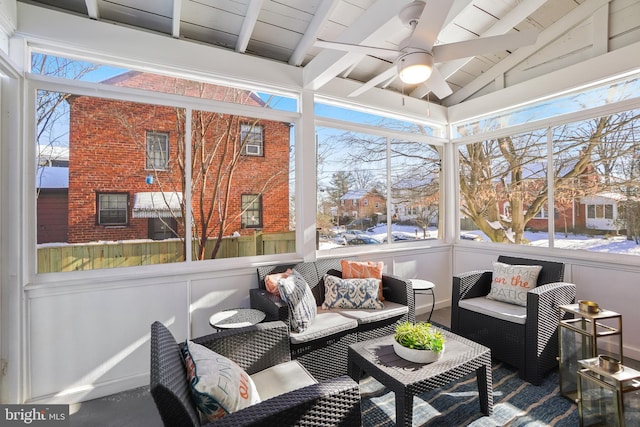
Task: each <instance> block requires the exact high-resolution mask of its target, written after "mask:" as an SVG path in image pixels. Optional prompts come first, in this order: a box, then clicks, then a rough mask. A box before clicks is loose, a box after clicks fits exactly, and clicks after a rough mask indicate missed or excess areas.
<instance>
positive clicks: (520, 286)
mask: <svg viewBox="0 0 640 427" xmlns="http://www.w3.org/2000/svg"><path fill="white" fill-rule="evenodd" d="M540 270H542V266H540V265H511V264H504V263H502V262H494V263H493V279H492V281H491V292H489V295H487V298H489V299H494V300H497V301H504V302H508V303H511V304H518V305H522V306H526V305H527V292H529V291H530V290H531V289H533V288H535V287H536V283H537V282H538V274H540Z"/></svg>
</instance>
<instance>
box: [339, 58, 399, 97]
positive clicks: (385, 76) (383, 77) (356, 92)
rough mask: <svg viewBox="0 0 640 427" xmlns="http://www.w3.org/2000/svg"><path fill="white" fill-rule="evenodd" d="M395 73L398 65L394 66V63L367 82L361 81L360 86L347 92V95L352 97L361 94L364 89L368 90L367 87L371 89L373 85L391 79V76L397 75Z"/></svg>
mask: <svg viewBox="0 0 640 427" xmlns="http://www.w3.org/2000/svg"><path fill="white" fill-rule="evenodd" d="M397 73H398V67H396V66H395V65H392V66H391V67H389V68H387V69H386V70H385V71H383V72H382V73H380V74H378V75H377V76H375V77H374V78H372V79H371V80H369V81H368V82H366V83H363V84H362V86H360V87H359V88H358V89H356V90H354V91H353V92H351V93H350V94H349V97H354V96H358V95H361V94H363V93H365V92H366V91H368V90H369V89H371V88H373V87H375V86H378V85H379V84H380V83H382V82H385V81H387V80H390V79H392V78H393V77H395V76H396V75H397Z"/></svg>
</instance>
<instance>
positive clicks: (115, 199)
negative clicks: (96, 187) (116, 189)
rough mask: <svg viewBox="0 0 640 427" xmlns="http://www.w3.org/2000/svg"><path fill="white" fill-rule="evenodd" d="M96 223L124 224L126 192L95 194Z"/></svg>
mask: <svg viewBox="0 0 640 427" xmlns="http://www.w3.org/2000/svg"><path fill="white" fill-rule="evenodd" d="M97 204H98V206H97V209H96V211H97V212H98V225H126V224H127V219H128V215H127V212H128V206H129V194H128V193H98V194H97Z"/></svg>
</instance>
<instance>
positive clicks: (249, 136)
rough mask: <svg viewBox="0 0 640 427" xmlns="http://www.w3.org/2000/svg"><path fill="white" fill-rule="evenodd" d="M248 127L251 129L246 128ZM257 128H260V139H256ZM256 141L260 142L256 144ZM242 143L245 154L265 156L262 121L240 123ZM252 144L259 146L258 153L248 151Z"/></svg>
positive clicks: (243, 153)
mask: <svg viewBox="0 0 640 427" xmlns="http://www.w3.org/2000/svg"><path fill="white" fill-rule="evenodd" d="M247 127H249V129H246V128H247ZM257 129H259V130H260V141H256V140H255V138H254V136H255V135H256V130H257ZM245 138H246V141H245ZM256 142H259V144H256ZM240 144H242V155H243V156H250V157H264V125H263V124H261V123H253V124H252V123H246V122H244V123H240ZM250 146H251V147H258V153H250V152H249V151H248V148H249V147H250Z"/></svg>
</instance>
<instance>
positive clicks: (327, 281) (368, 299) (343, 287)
mask: <svg viewBox="0 0 640 427" xmlns="http://www.w3.org/2000/svg"><path fill="white" fill-rule="evenodd" d="M381 283H382V280H380V279H374V278H367V279H341V278H339V277H336V276H332V275H330V274H325V275H324V302H323V303H322V308H324V309H329V308H364V309H372V310H382V309H383V308H384V304H383V303H382V301H380V299H379V296H380V292H379V290H380V285H381Z"/></svg>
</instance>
